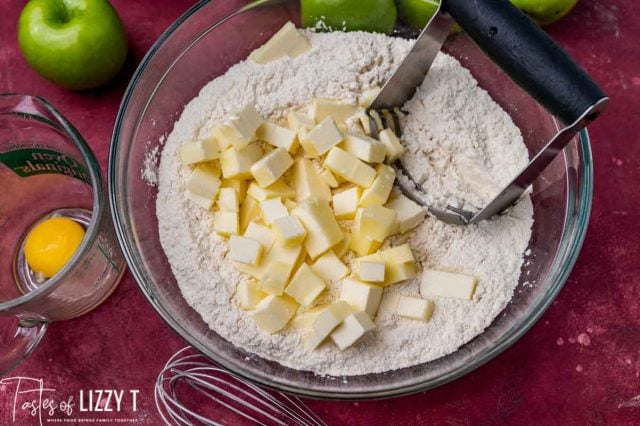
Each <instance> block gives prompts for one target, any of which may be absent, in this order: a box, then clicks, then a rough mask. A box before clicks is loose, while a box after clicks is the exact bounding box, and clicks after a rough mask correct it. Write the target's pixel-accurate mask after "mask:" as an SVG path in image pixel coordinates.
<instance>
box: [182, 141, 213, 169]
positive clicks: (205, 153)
mask: <svg viewBox="0 0 640 426" xmlns="http://www.w3.org/2000/svg"><path fill="white" fill-rule="evenodd" d="M178 153H179V155H180V161H181V162H182V164H184V165H185V166H187V165H190V164H197V163H203V162H207V161H213V160H216V159H218V158H220V149H219V148H218V146H217V144H216V142H215V139H211V140H210V141H206V142H190V143H186V144H184V145H182V146H180V148H179V150H178Z"/></svg>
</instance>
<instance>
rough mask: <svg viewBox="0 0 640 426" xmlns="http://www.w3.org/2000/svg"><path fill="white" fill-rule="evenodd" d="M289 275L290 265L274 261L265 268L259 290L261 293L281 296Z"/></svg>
mask: <svg viewBox="0 0 640 426" xmlns="http://www.w3.org/2000/svg"><path fill="white" fill-rule="evenodd" d="M289 275H291V265H289V264H287V263H285V262H282V261H280V260H274V261H272V262H270V263H269V265H268V266H267V267H266V269H265V271H264V274H262V278H260V284H259V288H260V290H261V291H263V292H265V293H268V294H273V295H275V296H281V295H282V293H283V292H284V289H285V287H286V286H287V282H288V281H289Z"/></svg>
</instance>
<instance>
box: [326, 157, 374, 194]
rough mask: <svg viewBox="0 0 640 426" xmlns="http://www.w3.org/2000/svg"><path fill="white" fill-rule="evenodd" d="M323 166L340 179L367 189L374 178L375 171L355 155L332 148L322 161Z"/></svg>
mask: <svg viewBox="0 0 640 426" xmlns="http://www.w3.org/2000/svg"><path fill="white" fill-rule="evenodd" d="M324 166H325V167H326V168H328V169H329V170H331V171H332V172H333V173H334V174H336V175H338V176H339V177H341V178H342V179H344V180H346V181H349V182H352V183H355V184H356V185H358V186H361V187H363V188H368V187H369V186H371V184H372V183H373V180H374V179H375V177H376V171H375V170H374V169H373V168H372V167H371V166H369V165H367V164H365V163H363V162H362V161H361V160H359V159H358V157H356V156H355V155H353V154H351V153H350V152H347V151H345V150H343V149H340V148H338V147H333V148H331V150H330V151H329V155H327V158H326V159H325V160H324Z"/></svg>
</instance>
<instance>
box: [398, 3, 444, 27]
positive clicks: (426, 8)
mask: <svg viewBox="0 0 640 426" xmlns="http://www.w3.org/2000/svg"><path fill="white" fill-rule="evenodd" d="M397 3H398V15H399V16H400V18H402V20H404V21H405V22H406V23H407V24H409V25H411V26H412V27H413V28H416V29H421V28H424V26H425V25H427V22H429V20H430V19H431V17H432V16H433V15H435V13H436V10H438V4H439V3H440V2H439V1H438V0H397Z"/></svg>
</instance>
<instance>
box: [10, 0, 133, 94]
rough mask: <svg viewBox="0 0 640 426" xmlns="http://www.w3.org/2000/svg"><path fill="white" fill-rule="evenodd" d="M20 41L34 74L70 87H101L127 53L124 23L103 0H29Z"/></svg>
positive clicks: (119, 65)
mask: <svg viewBox="0 0 640 426" xmlns="http://www.w3.org/2000/svg"><path fill="white" fill-rule="evenodd" d="M18 41H19V43H20V50H21V51H22V54H23V55H24V57H25V58H26V59H27V62H29V65H31V66H32V67H33V68H34V69H35V70H36V71H37V72H38V74H40V75H41V76H43V77H44V78H46V79H48V80H50V81H52V82H54V83H56V84H58V85H60V86H63V87H66V88H67V89H72V90H84V89H92V88H95V87H99V86H102V85H103V84H105V83H107V82H108V81H110V80H111V79H112V78H113V77H114V76H115V75H116V74H117V73H118V71H120V69H121V68H122V65H123V64H124V62H125V59H126V57H127V38H126V35H125V32H124V28H123V26H122V22H121V21H120V18H119V17H118V14H117V13H116V11H115V10H114V9H113V7H112V6H111V4H109V2H108V1H107V0H30V1H29V2H28V3H27V5H26V6H25V7H24V9H23V10H22V13H21V14H20V19H19V21H18Z"/></svg>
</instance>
